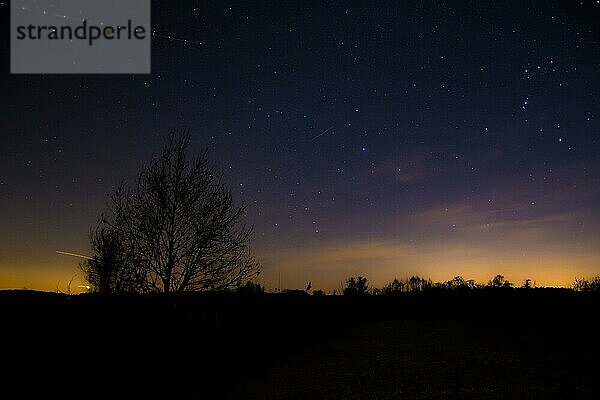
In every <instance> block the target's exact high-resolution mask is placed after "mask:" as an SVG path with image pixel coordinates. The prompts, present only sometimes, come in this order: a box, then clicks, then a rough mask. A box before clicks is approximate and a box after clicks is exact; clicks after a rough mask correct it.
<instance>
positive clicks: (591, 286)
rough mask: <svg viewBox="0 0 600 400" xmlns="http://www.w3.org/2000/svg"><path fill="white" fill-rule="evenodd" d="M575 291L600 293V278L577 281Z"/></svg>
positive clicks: (574, 286) (578, 279)
mask: <svg viewBox="0 0 600 400" xmlns="http://www.w3.org/2000/svg"><path fill="white" fill-rule="evenodd" d="M573 289H574V290H575V291H577V292H600V276H596V277H594V278H592V280H589V281H588V280H587V279H584V278H581V279H580V278H577V279H575V283H574V284H573Z"/></svg>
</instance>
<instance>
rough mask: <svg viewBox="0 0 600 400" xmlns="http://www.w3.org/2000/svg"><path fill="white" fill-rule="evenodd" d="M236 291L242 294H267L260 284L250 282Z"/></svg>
mask: <svg viewBox="0 0 600 400" xmlns="http://www.w3.org/2000/svg"><path fill="white" fill-rule="evenodd" d="M236 291H237V292H238V293H242V294H250V295H256V294H263V293H264V292H265V288H264V287H262V286H261V285H260V284H259V283H254V282H252V281H248V282H246V284H245V285H242V286H240V287H238V288H237V290H236Z"/></svg>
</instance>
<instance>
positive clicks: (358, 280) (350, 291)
mask: <svg viewBox="0 0 600 400" xmlns="http://www.w3.org/2000/svg"><path fill="white" fill-rule="evenodd" d="M368 282H369V281H368V280H367V278H365V277H364V276H357V277H351V278H349V279H348V280H347V281H346V287H345V288H344V294H345V295H347V296H357V295H365V294H367V293H368V292H369V283H368Z"/></svg>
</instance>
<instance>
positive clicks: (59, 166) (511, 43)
mask: <svg viewBox="0 0 600 400" xmlns="http://www.w3.org/2000/svg"><path fill="white" fill-rule="evenodd" d="M9 11H10V10H9V5H8V3H7V2H6V1H4V2H1V3H0V19H1V25H0V26H1V27H2V30H3V31H4V34H3V39H2V40H1V41H0V53H1V55H2V57H0V60H1V68H2V71H1V74H2V75H1V78H0V107H1V110H2V112H1V113H0V129H2V134H1V135H0V221H1V224H0V288H21V287H28V288H33V289H42V290H55V289H56V288H59V289H60V290H65V289H66V285H67V283H68V282H69V280H71V279H72V278H73V284H72V285H73V289H74V287H75V286H76V285H80V284H82V280H81V276H80V274H79V273H78V270H77V263H78V261H79V260H78V259H76V258H73V257H67V256H64V255H58V254H56V253H55V250H65V251H71V252H76V253H82V254H89V253H90V249H89V245H88V240H87V234H88V232H89V230H90V228H91V227H92V226H93V225H94V223H95V221H96V220H97V218H98V216H99V214H100V213H101V212H102V210H103V209H104V207H105V205H106V204H107V200H108V195H109V194H110V193H111V192H112V191H113V190H114V188H115V186H116V185H117V184H118V183H119V182H120V181H121V180H123V179H125V180H128V181H131V180H132V179H134V177H135V176H136V174H137V172H138V171H139V168H140V166H141V165H142V163H144V162H145V161H147V160H148V159H149V157H150V156H151V155H152V154H153V153H156V152H157V151H159V150H160V148H161V146H162V144H163V143H164V140H165V138H166V137H167V135H168V134H169V132H170V131H171V130H173V129H180V128H184V129H188V130H189V132H190V134H191V136H192V143H193V149H194V151H200V150H201V149H202V148H208V149H209V150H210V157H211V159H212V160H213V161H214V163H215V164H216V165H217V166H218V167H219V168H221V169H222V170H223V171H224V173H225V176H226V179H227V181H228V184H229V185H230V187H231V188H232V190H233V193H234V196H235V198H236V199H237V200H238V201H241V200H244V201H245V202H246V203H247V204H248V216H247V218H248V222H250V223H253V224H254V226H255V235H254V240H253V242H252V249H253V251H254V253H255V254H256V256H257V258H258V259H259V260H260V261H261V263H262V264H263V267H264V270H263V273H262V274H261V277H260V281H261V282H262V283H263V284H265V285H266V286H267V288H269V289H273V288H275V287H277V286H278V284H279V282H281V287H282V288H304V287H305V285H306V283H307V282H308V281H311V282H312V286H313V288H315V289H324V290H326V291H331V290H333V289H339V288H340V287H341V285H342V282H343V281H344V279H345V278H346V277H348V276H350V275H358V274H362V275H365V276H367V277H368V278H369V279H370V281H371V282H372V283H373V284H374V285H375V286H378V285H379V286H381V285H383V284H384V283H386V282H387V281H389V280H391V279H393V278H394V277H398V278H403V277H406V276H410V275H412V274H419V275H421V276H424V277H431V278H432V279H433V280H434V281H444V280H449V279H451V278H452V277H453V276H455V275H462V276H463V277H465V279H476V280H478V281H481V282H487V280H489V279H490V278H491V277H492V276H494V275H495V274H503V275H505V276H506V278H507V279H509V280H511V281H514V282H515V283H517V284H520V282H522V280H524V279H526V278H531V279H532V280H534V281H536V282H537V284H539V285H557V286H568V285H570V284H571V283H572V282H573V280H574V279H575V278H576V277H590V276H594V275H597V274H598V273H600V214H599V211H600V201H599V200H600V185H599V183H600V182H599V181H600V178H599V176H600V175H599V174H600V158H599V155H600V143H599V142H598V134H599V128H600V123H599V121H600V119H599V117H600V108H599V105H600V104H599V103H600V93H599V89H600V46H599V45H600V35H599V33H600V32H599V31H600V24H598V21H599V20H600V4H599V2H598V1H595V0H593V1H590V0H585V1H552V0H551V1H497V2H490V1H446V2H444V1H401V2H400V1H377V2H372V1H364V2H353V1H319V2H302V1H261V2H256V1H247V2H221V1H219V2H204V1H202V2H201V1H182V2H172V1H170V2H167V1H162V2H159V1H153V2H152V29H153V31H154V32H155V34H154V36H153V38H152V74H151V75H10V73H9V70H10V62H9V57H10V52H9V50H10V47H9V46H10V43H9V40H8V39H9V32H8V30H9V26H10V24H9V21H10V19H9V18H10V15H9V14H10V12H9ZM169 37H171V38H170V39H169Z"/></svg>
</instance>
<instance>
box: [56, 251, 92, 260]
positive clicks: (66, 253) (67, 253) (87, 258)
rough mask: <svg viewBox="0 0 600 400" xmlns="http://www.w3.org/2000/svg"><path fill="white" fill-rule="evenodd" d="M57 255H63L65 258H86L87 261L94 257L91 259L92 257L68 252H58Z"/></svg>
mask: <svg viewBox="0 0 600 400" xmlns="http://www.w3.org/2000/svg"><path fill="white" fill-rule="evenodd" d="M56 253H57V254H62V255H63V256H71V257H79V258H85V259H86V260H91V259H92V257H90V256H84V255H83V254H76V253H69V252H68V251H61V250H56Z"/></svg>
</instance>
